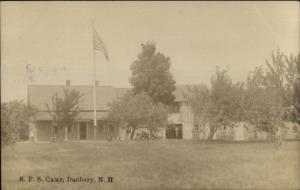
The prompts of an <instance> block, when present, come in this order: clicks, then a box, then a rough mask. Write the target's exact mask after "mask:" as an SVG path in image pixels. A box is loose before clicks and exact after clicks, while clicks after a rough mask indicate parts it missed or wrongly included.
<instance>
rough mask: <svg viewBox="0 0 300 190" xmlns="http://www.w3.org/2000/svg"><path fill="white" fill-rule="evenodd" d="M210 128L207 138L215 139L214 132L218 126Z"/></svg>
mask: <svg viewBox="0 0 300 190" xmlns="http://www.w3.org/2000/svg"><path fill="white" fill-rule="evenodd" d="M210 129H211V130H210V131H209V135H208V138H207V140H212V139H213V136H214V134H215V133H216V131H217V129H218V127H217V126H215V127H212V128H210Z"/></svg>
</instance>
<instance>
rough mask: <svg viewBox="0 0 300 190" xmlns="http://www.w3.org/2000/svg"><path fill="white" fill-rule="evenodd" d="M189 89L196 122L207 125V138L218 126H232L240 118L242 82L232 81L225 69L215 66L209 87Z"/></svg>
mask: <svg viewBox="0 0 300 190" xmlns="http://www.w3.org/2000/svg"><path fill="white" fill-rule="evenodd" d="M189 91H190V92H189V94H190V96H189V97H188V98H189V99H190V100H191V102H192V107H193V111H194V115H195V119H196V120H197V121H196V122H203V124H206V123H207V124H208V125H209V128H210V133H209V136H208V139H212V137H213V136H214V134H215V132H216V131H217V130H218V129H219V128H221V127H233V126H234V123H235V122H237V121H240V120H241V116H242V114H241V101H242V94H243V84H242V83H232V81H231V78H230V76H229V75H228V71H227V70H220V69H219V67H217V69H216V73H215V75H214V76H213V77H212V79H211V88H210V89H209V88H208V87H206V86H204V85H203V86H200V87H199V88H194V89H190V90H189Z"/></svg>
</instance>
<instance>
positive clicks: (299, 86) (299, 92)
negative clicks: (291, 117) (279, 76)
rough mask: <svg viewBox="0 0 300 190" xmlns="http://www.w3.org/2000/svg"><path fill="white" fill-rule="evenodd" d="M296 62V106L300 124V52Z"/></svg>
mask: <svg viewBox="0 0 300 190" xmlns="http://www.w3.org/2000/svg"><path fill="white" fill-rule="evenodd" d="M295 62H296V66H297V71H298V77H297V81H296V82H295V85H294V107H295V110H296V114H295V115H296V116H295V118H296V121H297V123H299V124H300V54H299V55H298V58H297V59H296V60H295Z"/></svg>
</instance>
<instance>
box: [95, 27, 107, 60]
mask: <svg viewBox="0 0 300 190" xmlns="http://www.w3.org/2000/svg"><path fill="white" fill-rule="evenodd" d="M94 50H97V51H102V52H103V54H104V56H105V59H106V60H107V61H109V57H108V53H107V48H106V46H105V44H104V42H103V40H102V39H101V37H100V36H99V34H98V32H97V31H96V30H95V28H94Z"/></svg>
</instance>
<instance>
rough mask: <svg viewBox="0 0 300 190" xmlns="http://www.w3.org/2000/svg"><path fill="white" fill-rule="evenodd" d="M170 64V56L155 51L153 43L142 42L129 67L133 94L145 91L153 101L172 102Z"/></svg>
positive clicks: (173, 86)
mask: <svg viewBox="0 0 300 190" xmlns="http://www.w3.org/2000/svg"><path fill="white" fill-rule="evenodd" d="M170 66H171V64H170V58H169V57H166V56H165V55H163V54H162V53H160V52H156V47H155V44H154V43H147V44H142V52H141V53H140V54H139V55H138V58H137V60H135V61H134V62H133V64H132V65H131V67H130V69H131V71H132V77H131V78H130V82H131V84H132V85H133V92H134V94H138V93H141V92H145V93H146V94H147V95H148V96H150V97H151V98H152V100H153V101H154V102H155V103H156V102H161V103H163V104H166V105H170V104H172V103H173V101H174V99H175V96H174V95H173V94H172V93H173V92H174V91H175V89H176V88H175V81H174V80H173V76H172V74H171V73H170V71H169V70H170Z"/></svg>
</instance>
